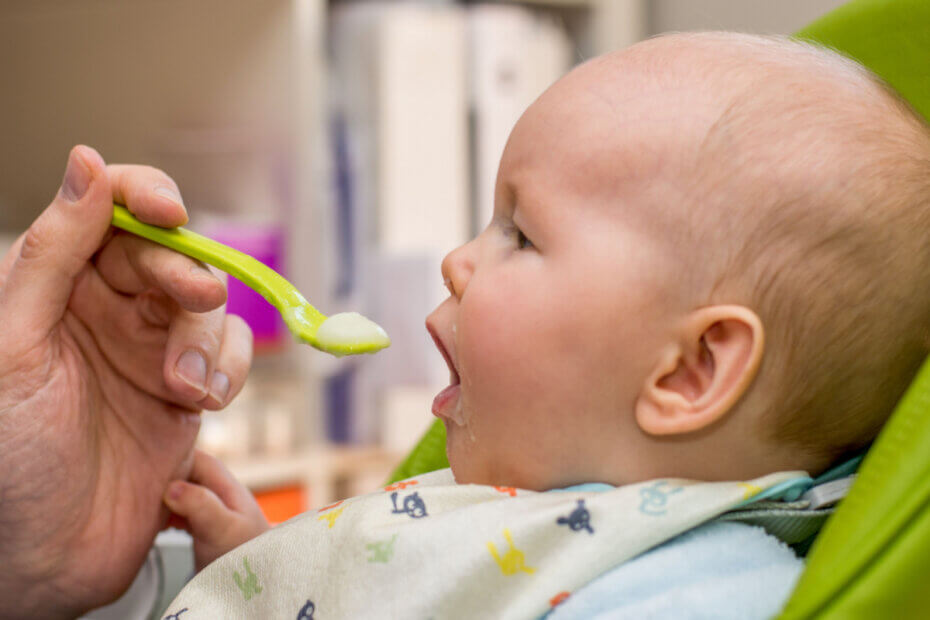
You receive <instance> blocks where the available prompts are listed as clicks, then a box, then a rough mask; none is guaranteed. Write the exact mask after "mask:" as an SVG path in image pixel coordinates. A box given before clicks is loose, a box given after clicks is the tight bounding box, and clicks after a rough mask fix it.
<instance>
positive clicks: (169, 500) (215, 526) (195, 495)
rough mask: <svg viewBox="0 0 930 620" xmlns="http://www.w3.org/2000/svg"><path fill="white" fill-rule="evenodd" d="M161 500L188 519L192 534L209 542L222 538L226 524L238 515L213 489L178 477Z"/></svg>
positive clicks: (212, 542)
mask: <svg viewBox="0 0 930 620" xmlns="http://www.w3.org/2000/svg"><path fill="white" fill-rule="evenodd" d="M162 499H163V501H164V502H165V505H166V506H168V508H169V509H170V510H171V512H173V513H174V514H176V515H178V516H181V517H183V518H184V519H185V520H186V521H187V525H188V531H189V532H190V534H191V536H193V537H194V538H195V539H196V540H199V541H201V542H204V543H206V544H208V545H209V544H215V543H217V542H220V541H222V539H223V534H225V533H226V531H227V530H226V527H228V525H229V524H230V522H233V521H235V520H236V518H237V517H236V514H235V513H234V512H233V511H232V510H230V509H229V508H227V507H226V506H225V505H224V504H223V502H222V501H221V500H220V498H219V497H217V495H216V494H215V493H214V492H213V491H211V490H210V489H208V488H207V487H204V486H201V485H199V484H192V483H190V482H184V481H183V480H175V481H174V482H172V483H171V484H169V485H168V490H167V491H166V492H165V495H164V497H163V498H162ZM224 526H226V527H224Z"/></svg>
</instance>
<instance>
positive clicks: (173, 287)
mask: <svg viewBox="0 0 930 620" xmlns="http://www.w3.org/2000/svg"><path fill="white" fill-rule="evenodd" d="M96 267H97V271H99V272H100V275H101V277H103V280H104V281H105V282H106V283H107V284H108V285H109V286H110V287H111V288H112V289H113V290H115V291H116V292H118V293H123V294H126V295H137V294H139V293H142V292H143V291H146V290H148V289H150V288H157V289H160V290H162V291H164V292H165V293H166V294H167V295H168V296H169V297H171V298H172V299H174V300H175V301H176V302H178V305H179V306H181V307H182V308H184V309H186V310H190V311H191V312H206V311H208V310H213V309H214V308H217V307H218V306H220V305H222V304H223V303H225V302H226V286H225V285H224V283H223V281H222V279H221V278H218V277H217V276H216V275H214V273H213V272H212V271H211V270H210V269H209V268H208V267H207V266H206V265H204V264H203V263H201V262H200V261H198V260H195V259H193V258H190V257H189V256H185V255H183V254H180V253H178V252H175V251H174V250H170V249H168V248H166V247H164V246H161V245H158V244H157V243H152V242H151V241H148V240H146V239H142V238H141V237H137V236H135V235H131V234H128V233H120V234H117V235H115V236H114V237H113V239H111V240H110V241H109V242H108V243H107V244H106V246H104V248H103V250H101V252H100V254H99V255H98V256H97V261H96Z"/></svg>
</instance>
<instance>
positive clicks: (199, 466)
mask: <svg viewBox="0 0 930 620" xmlns="http://www.w3.org/2000/svg"><path fill="white" fill-rule="evenodd" d="M190 480H191V482H194V483H196V484H199V485H202V486H203V487H205V488H207V489H210V490H211V491H213V492H214V493H215V494H216V496H217V497H219V498H220V500H222V502H223V504H224V505H226V507H228V508H230V509H231V510H233V511H235V512H239V513H243V512H246V511H248V510H249V509H250V508H252V506H253V505H254V506H255V507H256V508H257V506H258V504H257V502H256V501H255V498H254V497H253V496H252V493H250V492H249V490H248V489H246V488H245V487H244V486H243V485H242V483H241V482H239V481H238V480H236V477H235V476H233V475H232V473H231V472H230V471H229V470H228V469H227V468H226V466H225V465H223V463H222V461H220V460H219V459H218V458H216V457H215V456H213V455H210V454H207V453H206V452H202V451H200V450H195V451H194V467H193V469H192V470H191V473H190Z"/></svg>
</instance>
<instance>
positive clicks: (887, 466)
mask: <svg viewBox="0 0 930 620" xmlns="http://www.w3.org/2000/svg"><path fill="white" fill-rule="evenodd" d="M928 507H930V360H928V361H927V362H924V365H923V366H922V367H921V369H920V371H919V372H918V374H917V377H916V378H915V379H914V382H913V383H912V384H911V386H910V388H909V389H908V391H907V393H906V394H905V395H904V398H903V399H902V400H901V402H900V403H899V404H898V406H897V408H896V409H895V412H894V414H893V415H892V417H891V420H890V421H889V422H888V424H887V425H886V426H885V428H884V429H883V430H882V432H881V434H880V435H879V437H878V439H877V440H876V441H875V444H874V445H873V446H872V449H871V450H869V453H868V454H867V455H866V457H865V459H864V460H863V462H862V466H861V467H860V468H859V473H858V475H857V478H856V483H855V484H854V485H853V487H852V489H851V490H850V492H849V495H848V496H847V497H846V499H845V500H843V502H842V503H841V504H840V506H839V508H838V509H837V511H836V513H835V514H834V515H833V518H831V519H830V520H829V521H828V522H827V524H826V526H825V527H824V529H823V531H822V532H821V533H820V536H818V538H817V540H816V542H815V543H814V546H813V548H812V549H811V552H810V555H809V556H808V564H807V569H806V570H805V571H804V574H803V575H802V576H801V579H800V581H799V582H798V585H797V588H796V589H795V591H794V593H793V595H792V597H791V599H790V600H789V602H788V605H787V607H786V609H785V611H784V613H783V615H782V616H781V618H782V620H789V619H796V618H818V619H819V618H843V619H849V620H852V619H857V618H863V619H865V618H870V619H871V618H917V617H924V614H926V613H927V609H926V605H925V601H927V600H928V598H930V597H928V595H927V592H926V590H927V576H928V575H930V510H928ZM917 611H920V612H921V613H920V614H917V615H915V614H916V613H917Z"/></svg>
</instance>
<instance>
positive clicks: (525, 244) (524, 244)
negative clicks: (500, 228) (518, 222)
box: [517, 228, 533, 250]
mask: <svg viewBox="0 0 930 620" xmlns="http://www.w3.org/2000/svg"><path fill="white" fill-rule="evenodd" d="M517 247H518V248H519V249H521V250H526V249H528V248H532V247H533V242H532V241H530V240H529V239H528V238H527V237H526V235H524V234H523V231H522V230H520V229H519V228H517Z"/></svg>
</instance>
